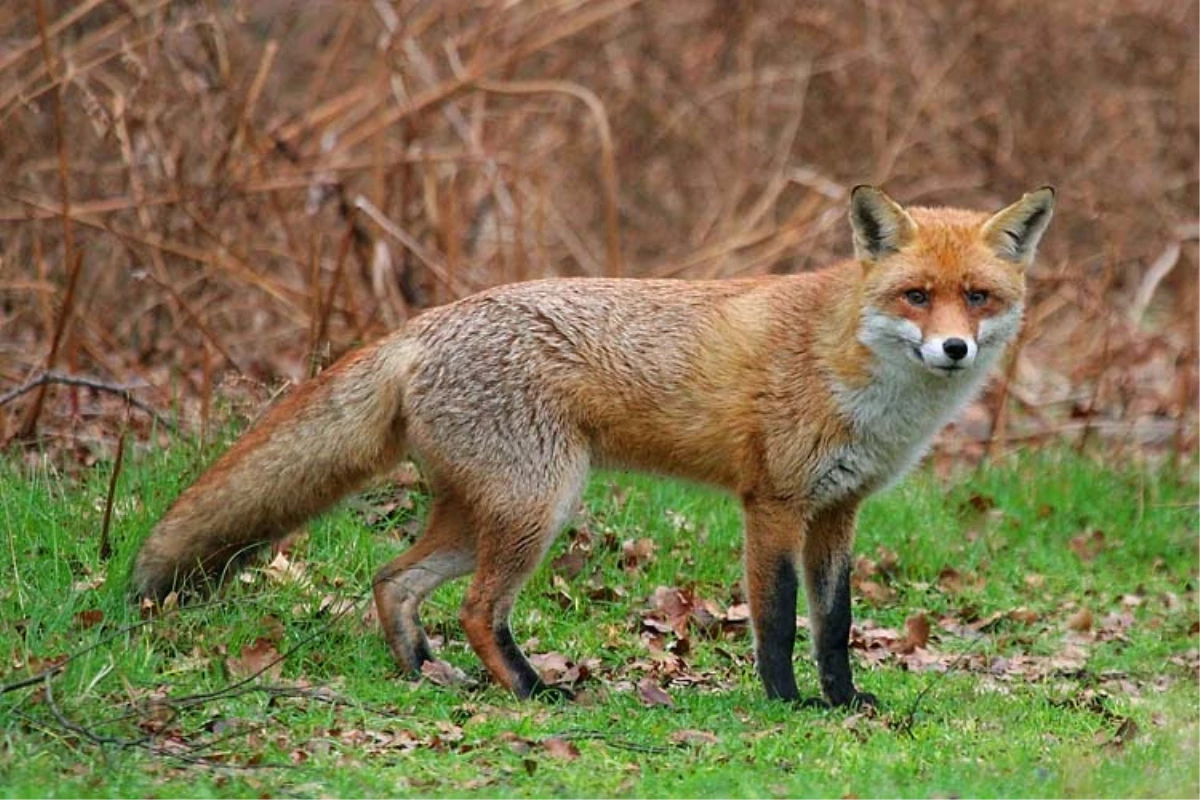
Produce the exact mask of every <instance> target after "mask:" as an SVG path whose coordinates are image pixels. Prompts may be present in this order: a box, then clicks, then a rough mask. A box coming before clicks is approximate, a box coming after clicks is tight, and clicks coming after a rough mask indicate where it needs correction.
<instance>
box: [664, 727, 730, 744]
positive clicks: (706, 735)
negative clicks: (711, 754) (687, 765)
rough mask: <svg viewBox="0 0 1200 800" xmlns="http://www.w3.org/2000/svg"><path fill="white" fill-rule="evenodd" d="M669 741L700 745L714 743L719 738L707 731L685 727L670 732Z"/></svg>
mask: <svg viewBox="0 0 1200 800" xmlns="http://www.w3.org/2000/svg"><path fill="white" fill-rule="evenodd" d="M671 741H672V742H674V743H675V744H691V745H701V744H716V743H717V742H719V741H720V739H718V738H717V735H716V734H715V733H710V732H709V731H697V730H691V729H685V730H680V731H675V732H674V733H672V734H671Z"/></svg>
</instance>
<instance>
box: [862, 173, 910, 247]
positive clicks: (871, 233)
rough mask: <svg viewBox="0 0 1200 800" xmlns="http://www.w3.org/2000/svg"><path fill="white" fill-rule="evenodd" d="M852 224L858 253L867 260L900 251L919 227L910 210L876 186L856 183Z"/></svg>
mask: <svg viewBox="0 0 1200 800" xmlns="http://www.w3.org/2000/svg"><path fill="white" fill-rule="evenodd" d="M850 226H851V227H852V228H853V229H854V256H855V258H857V259H858V260H859V261H864V262H871V261H877V260H879V259H880V258H883V257H884V256H886V255H888V254H890V253H894V252H896V251H897V250H899V249H900V248H901V247H903V246H904V245H905V244H907V243H908V242H909V241H910V240H911V239H912V237H913V234H914V233H916V230H917V223H915V222H913V218H912V217H910V216H909V215H908V212H907V211H905V210H904V209H903V208H901V207H900V204H899V203H897V202H896V201H895V200H893V199H892V198H890V197H888V196H887V195H886V194H884V193H883V191H882V190H880V189H876V188H875V187H874V186H855V187H854V191H853V192H851V193H850Z"/></svg>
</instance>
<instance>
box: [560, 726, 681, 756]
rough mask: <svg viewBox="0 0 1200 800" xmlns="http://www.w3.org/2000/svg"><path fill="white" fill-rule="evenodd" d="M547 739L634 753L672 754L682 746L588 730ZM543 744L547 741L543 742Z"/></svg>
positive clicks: (561, 734) (564, 733)
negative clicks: (668, 745)
mask: <svg viewBox="0 0 1200 800" xmlns="http://www.w3.org/2000/svg"><path fill="white" fill-rule="evenodd" d="M546 738H547V739H562V740H564V741H568V742H570V741H576V742H580V741H597V742H604V743H605V744H606V745H608V746H609V747H615V748H617V749H618V750H630V751H632V752H634V753H670V752H673V751H674V750H675V749H677V748H678V747H681V746H682V745H676V746H675V747H667V746H665V745H660V744H642V743H641V742H631V741H630V740H628V739H619V738H617V737H615V736H611V735H609V734H607V733H605V732H604V731H595V730H587V729H579V730H569V731H564V732H563V733H556V734H553V735H551V736H548V737H546ZM542 741H543V742H544V741H545V739H543V740H542Z"/></svg>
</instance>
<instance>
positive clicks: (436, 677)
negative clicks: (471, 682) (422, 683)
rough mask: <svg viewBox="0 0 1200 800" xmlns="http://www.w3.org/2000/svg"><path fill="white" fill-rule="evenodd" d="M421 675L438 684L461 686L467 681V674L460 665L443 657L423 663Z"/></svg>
mask: <svg viewBox="0 0 1200 800" xmlns="http://www.w3.org/2000/svg"><path fill="white" fill-rule="evenodd" d="M421 675H422V676H423V677H424V678H425V679H426V680H428V681H429V682H430V683H432V684H435V685H437V686H461V685H463V684H465V683H467V674H466V673H465V672H463V671H462V670H461V669H459V668H458V667H456V666H454V665H452V664H448V663H446V662H445V661H442V660H441V659H435V660H433V661H426V662H424V663H423V664H421Z"/></svg>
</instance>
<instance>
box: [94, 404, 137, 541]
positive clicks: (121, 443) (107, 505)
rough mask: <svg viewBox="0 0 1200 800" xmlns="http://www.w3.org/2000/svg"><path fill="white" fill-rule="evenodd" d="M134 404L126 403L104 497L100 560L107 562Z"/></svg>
mask: <svg viewBox="0 0 1200 800" xmlns="http://www.w3.org/2000/svg"><path fill="white" fill-rule="evenodd" d="M131 407H132V406H131V405H130V404H128V403H127V404H126V406H125V419H124V421H123V422H122V423H121V432H120V434H118V435H117V454H116V456H114V457H113V467H112V474H111V475H109V477H108V495H107V496H106V497H105V498H104V520H103V522H101V523H100V553H99V556H100V561H101V562H107V561H108V560H109V559H111V558H112V541H111V540H110V539H109V535H108V532H109V530H110V529H111V525H112V510H113V501H114V500H115V498H116V494H117V478H118V477H119V476H120V474H121V464H122V463H124V460H125V434H126V432H127V431H128V428H129V410H130V408H131Z"/></svg>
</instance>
